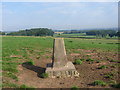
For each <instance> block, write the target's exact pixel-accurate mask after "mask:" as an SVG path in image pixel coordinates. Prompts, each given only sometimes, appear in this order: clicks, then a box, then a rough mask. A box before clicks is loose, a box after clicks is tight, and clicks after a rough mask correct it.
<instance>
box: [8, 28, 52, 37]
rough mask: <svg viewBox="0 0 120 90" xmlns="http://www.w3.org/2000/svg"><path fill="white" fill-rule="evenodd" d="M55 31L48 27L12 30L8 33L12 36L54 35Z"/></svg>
mask: <svg viewBox="0 0 120 90" xmlns="http://www.w3.org/2000/svg"><path fill="white" fill-rule="evenodd" d="M53 34H54V32H53V31H52V30H51V29H48V28H33V29H26V30H20V31H17V32H11V33H8V34H7V35H12V36H53Z"/></svg>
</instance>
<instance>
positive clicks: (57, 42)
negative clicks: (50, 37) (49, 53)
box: [53, 38, 68, 68]
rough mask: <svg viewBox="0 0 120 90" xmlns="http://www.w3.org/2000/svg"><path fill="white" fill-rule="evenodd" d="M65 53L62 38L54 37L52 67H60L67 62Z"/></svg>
mask: <svg viewBox="0 0 120 90" xmlns="http://www.w3.org/2000/svg"><path fill="white" fill-rule="evenodd" d="M67 62H68V61H67V55H66V51H65V46H64V40H63V38H56V39H54V48H53V67H56V68H61V67H64V66H65V65H66V64H67Z"/></svg>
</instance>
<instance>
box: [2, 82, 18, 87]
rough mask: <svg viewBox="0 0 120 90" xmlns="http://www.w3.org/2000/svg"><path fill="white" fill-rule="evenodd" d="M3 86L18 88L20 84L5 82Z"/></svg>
mask: <svg viewBox="0 0 120 90" xmlns="http://www.w3.org/2000/svg"><path fill="white" fill-rule="evenodd" d="M2 87H6V88H18V87H19V86H18V85H16V84H15V83H3V84H2Z"/></svg>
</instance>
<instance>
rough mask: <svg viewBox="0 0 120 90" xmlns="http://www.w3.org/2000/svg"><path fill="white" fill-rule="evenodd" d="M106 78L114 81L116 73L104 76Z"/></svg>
mask: <svg viewBox="0 0 120 90" xmlns="http://www.w3.org/2000/svg"><path fill="white" fill-rule="evenodd" d="M104 77H105V78H109V79H113V78H114V73H111V72H110V73H106V74H105V75H104Z"/></svg>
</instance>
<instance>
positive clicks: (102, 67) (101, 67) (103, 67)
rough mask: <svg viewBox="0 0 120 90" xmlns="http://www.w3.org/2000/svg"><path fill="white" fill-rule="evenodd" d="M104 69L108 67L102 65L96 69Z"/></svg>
mask: <svg viewBox="0 0 120 90" xmlns="http://www.w3.org/2000/svg"><path fill="white" fill-rule="evenodd" d="M106 68H108V67H107V66H105V65H102V66H100V67H98V69H106Z"/></svg>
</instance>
